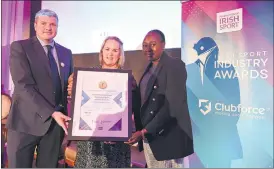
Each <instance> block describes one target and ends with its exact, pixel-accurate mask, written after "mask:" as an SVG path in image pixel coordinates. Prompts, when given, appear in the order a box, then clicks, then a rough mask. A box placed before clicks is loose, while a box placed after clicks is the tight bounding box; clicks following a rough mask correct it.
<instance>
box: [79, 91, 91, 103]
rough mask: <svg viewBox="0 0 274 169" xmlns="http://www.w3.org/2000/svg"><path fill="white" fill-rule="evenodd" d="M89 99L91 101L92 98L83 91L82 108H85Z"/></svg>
mask: <svg viewBox="0 0 274 169" xmlns="http://www.w3.org/2000/svg"><path fill="white" fill-rule="evenodd" d="M89 99H90V97H89V96H88V95H87V94H86V93H85V92H84V91H82V102H81V106H83V105H84V104H85V103H86V102H87V101H89Z"/></svg>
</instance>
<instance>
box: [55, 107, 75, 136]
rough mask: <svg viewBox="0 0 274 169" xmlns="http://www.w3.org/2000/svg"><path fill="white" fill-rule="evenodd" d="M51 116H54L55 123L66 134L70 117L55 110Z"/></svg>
mask: <svg viewBox="0 0 274 169" xmlns="http://www.w3.org/2000/svg"><path fill="white" fill-rule="evenodd" d="M51 116H52V118H54V120H55V121H56V123H57V124H58V125H59V126H61V127H62V128H63V130H64V131H65V133H66V135H68V121H69V120H71V118H70V117H68V116H66V115H64V114H63V113H61V112H59V111H55V112H54V113H53V114H52V115H51Z"/></svg>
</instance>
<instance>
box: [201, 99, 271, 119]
mask: <svg viewBox="0 0 274 169" xmlns="http://www.w3.org/2000/svg"><path fill="white" fill-rule="evenodd" d="M199 110H200V112H201V113H202V114H203V115H207V114H208V113H210V112H212V113H214V114H215V115H222V116H244V117H248V118H254V119H264V118H265V114H266V113H267V112H269V111H270V108H263V107H252V106H244V105H242V104H238V105H234V104H225V103H221V102H216V103H213V102H212V101H209V100H206V99H199Z"/></svg>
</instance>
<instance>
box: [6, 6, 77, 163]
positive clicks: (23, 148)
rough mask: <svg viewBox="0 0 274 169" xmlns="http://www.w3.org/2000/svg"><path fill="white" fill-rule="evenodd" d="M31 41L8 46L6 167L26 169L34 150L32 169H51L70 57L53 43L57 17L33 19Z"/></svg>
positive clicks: (45, 14)
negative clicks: (9, 81)
mask: <svg viewBox="0 0 274 169" xmlns="http://www.w3.org/2000/svg"><path fill="white" fill-rule="evenodd" d="M34 27H35V31H36V36H35V37H32V38H30V39H27V40H20V41H15V42H13V43H12V44H11V56H10V72H11V76H12V80H13V83H14V93H13V96H12V106H11V110H10V114H9V117H8V122H7V128H8V139H7V140H8V151H7V152H8V162H9V164H8V165H9V167H11V168H17V167H24V168H30V167H32V163H33V156H34V151H35V148H37V149H36V150H37V159H36V166H37V167H43V168H44V167H51V168H54V167H57V164H58V156H59V151H60V146H61V143H62V141H63V138H64V132H65V133H66V134H67V121H68V120H70V118H69V117H68V116H66V115H67V108H66V107H67V101H66V97H67V88H66V86H67V80H68V77H69V75H70V74H71V73H72V69H73V64H72V53H71V51H70V50H69V49H67V48H65V47H63V46H61V45H59V44H57V43H56V42H54V40H53V38H54V37H55V36H56V33H57V27H58V16H57V15H56V13H55V12H53V11H50V10H46V9H45V10H41V11H39V12H38V13H37V14H36V16H35V23H34Z"/></svg>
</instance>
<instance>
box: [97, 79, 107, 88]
mask: <svg viewBox="0 0 274 169" xmlns="http://www.w3.org/2000/svg"><path fill="white" fill-rule="evenodd" d="M107 86H108V85H107V82H106V81H101V82H100V83H99V88H100V89H105V88H107Z"/></svg>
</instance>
